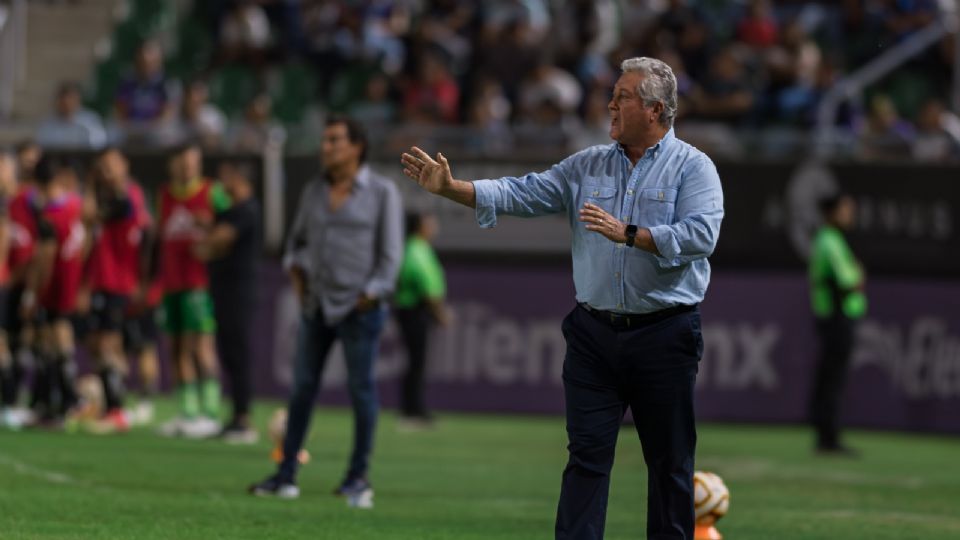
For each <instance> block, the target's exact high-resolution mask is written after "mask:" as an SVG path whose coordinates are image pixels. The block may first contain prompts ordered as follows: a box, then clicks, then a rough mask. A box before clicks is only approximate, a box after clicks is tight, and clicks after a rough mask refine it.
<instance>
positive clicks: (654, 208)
mask: <svg viewBox="0 0 960 540" xmlns="http://www.w3.org/2000/svg"><path fill="white" fill-rule="evenodd" d="M639 206H640V208H639V210H640V219H639V223H637V225H639V226H640V227H653V226H656V225H670V224H672V223H673V218H674V214H675V213H676V207H677V190H676V189H674V188H662V187H661V188H646V189H641V190H640V198H639Z"/></svg>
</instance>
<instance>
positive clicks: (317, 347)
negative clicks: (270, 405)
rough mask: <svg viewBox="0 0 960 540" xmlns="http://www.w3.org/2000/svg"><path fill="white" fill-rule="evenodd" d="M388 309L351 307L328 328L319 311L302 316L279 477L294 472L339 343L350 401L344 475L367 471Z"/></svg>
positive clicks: (363, 473) (361, 473)
mask: <svg viewBox="0 0 960 540" xmlns="http://www.w3.org/2000/svg"><path fill="white" fill-rule="evenodd" d="M385 318H386V310H385V309H382V308H377V309H373V310H370V311H366V312H363V313H360V312H357V311H353V312H351V313H350V315H348V316H347V318H346V319H344V320H343V321H341V322H340V323H338V324H335V325H333V326H328V325H327V324H326V323H325V322H324V320H323V316H322V315H321V314H320V313H319V312H317V313H312V314H304V315H303V317H302V319H301V321H300V330H299V332H298V334H297V355H296V358H295V359H294V365H293V395H291V396H290V404H289V406H288V416H287V436H286V438H285V439H284V440H283V462H281V463H280V469H279V473H280V475H281V476H283V477H285V478H289V479H293V478H294V477H295V476H296V472H297V459H296V458H297V453H298V452H299V451H300V449H301V448H302V447H303V440H304V438H306V435H307V429H308V428H309V427H310V416H311V415H312V414H313V402H314V400H315V399H316V397H317V390H318V389H319V388H320V377H321V375H322V373H323V367H324V365H325V364H326V361H327V353H329V352H330V347H332V346H333V343H334V342H335V341H336V340H337V339H340V340H342V342H343V349H344V355H345V357H346V363H347V387H348V389H349V391H350V401H351V402H352V403H353V453H352V454H351V456H350V467H349V469H348V471H347V477H348V478H357V477H361V476H364V475H366V473H367V469H368V468H369V466H370V452H371V451H372V450H373V432H374V429H375V428H376V424H377V408H378V403H377V388H376V386H375V385H374V383H373V362H374V359H375V358H376V354H377V346H378V344H379V341H380V332H381V330H383V323H384V319H385Z"/></svg>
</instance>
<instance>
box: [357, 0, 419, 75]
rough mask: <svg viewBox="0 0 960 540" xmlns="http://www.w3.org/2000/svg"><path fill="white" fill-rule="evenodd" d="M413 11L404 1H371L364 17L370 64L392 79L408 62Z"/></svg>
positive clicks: (367, 53) (366, 49)
mask: <svg viewBox="0 0 960 540" xmlns="http://www.w3.org/2000/svg"><path fill="white" fill-rule="evenodd" d="M410 24H411V20H410V10H409V8H408V6H407V5H406V2H405V1H404V0H371V1H369V2H367V5H366V7H365V9H364V14H363V49H364V55H365V56H366V57H367V59H368V60H372V61H374V62H376V63H377V64H379V66H380V69H382V70H383V71H384V72H385V73H387V74H390V75H395V74H397V73H398V72H399V71H400V69H401V68H403V64H404V62H405V60H406V56H407V48H406V45H405V44H404V42H403V37H404V36H405V35H406V34H407V33H408V32H409V31H410Z"/></svg>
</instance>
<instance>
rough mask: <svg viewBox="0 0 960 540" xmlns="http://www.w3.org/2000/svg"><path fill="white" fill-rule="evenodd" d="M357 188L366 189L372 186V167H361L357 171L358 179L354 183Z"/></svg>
mask: <svg viewBox="0 0 960 540" xmlns="http://www.w3.org/2000/svg"><path fill="white" fill-rule="evenodd" d="M354 185H356V186H357V187H361V188H365V187H367V186H368V185H370V166H369V165H361V166H360V169H359V170H358V171H357V179H356V182H355V183H354Z"/></svg>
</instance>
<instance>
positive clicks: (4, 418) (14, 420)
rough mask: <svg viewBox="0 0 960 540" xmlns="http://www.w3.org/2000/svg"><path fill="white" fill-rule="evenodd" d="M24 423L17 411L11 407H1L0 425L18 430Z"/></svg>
mask: <svg viewBox="0 0 960 540" xmlns="http://www.w3.org/2000/svg"><path fill="white" fill-rule="evenodd" d="M25 423H26V422H24V418H23V417H22V416H21V415H20V414H17V411H16V410H15V409H13V408H12V407H10V408H6V409H3V414H2V415H0V427H5V428H7V429H10V430H13V431H19V430H20V429H22V428H23V426H24V424H25Z"/></svg>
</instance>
